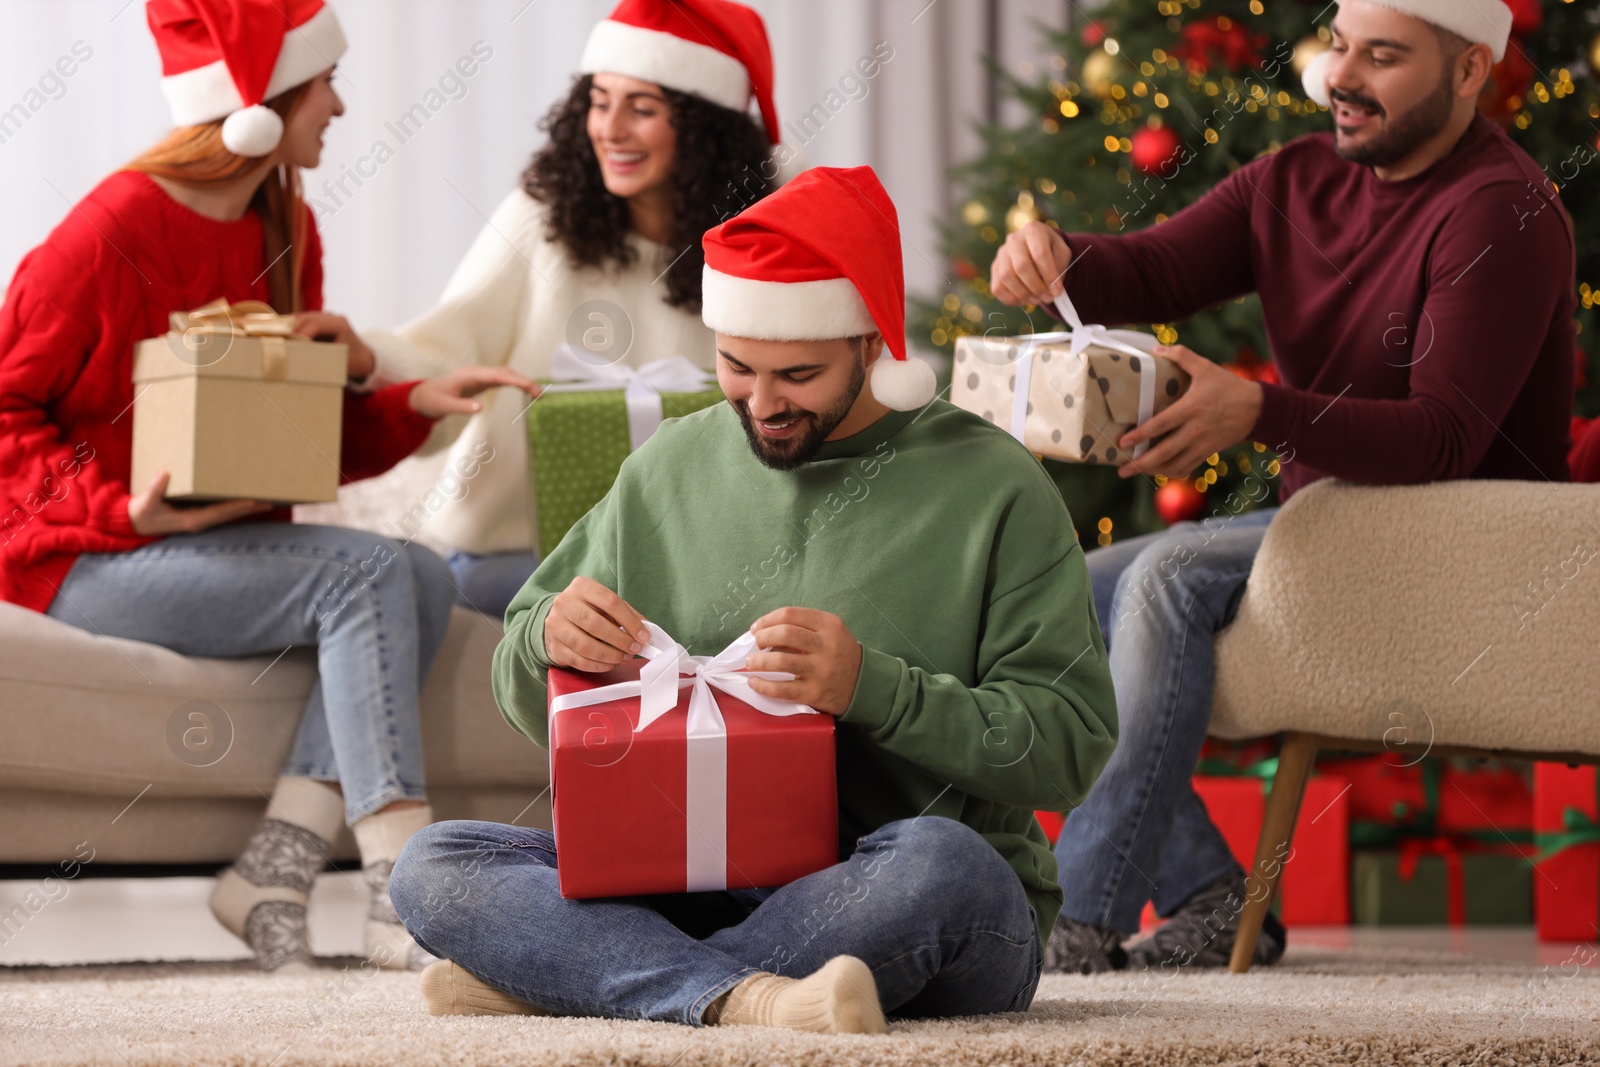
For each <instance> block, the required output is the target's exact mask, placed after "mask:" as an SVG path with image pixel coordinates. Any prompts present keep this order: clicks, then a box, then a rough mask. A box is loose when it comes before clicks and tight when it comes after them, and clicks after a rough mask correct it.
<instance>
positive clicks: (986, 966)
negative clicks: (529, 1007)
mask: <svg viewBox="0 0 1600 1067" xmlns="http://www.w3.org/2000/svg"><path fill="white" fill-rule="evenodd" d="M389 895H390V897H391V898H392V899H393V900H394V905H395V909H396V910H397V911H399V913H400V918H401V919H402V920H403V921H404V922H405V924H406V929H407V930H409V931H410V932H411V935H412V937H414V938H416V941H417V944H419V945H422V946H423V947H424V948H426V949H427V950H428V951H429V952H431V953H433V954H434V955H435V956H439V957H441V958H446V959H451V960H454V961H455V962H456V963H457V964H459V965H460V966H462V967H464V968H466V969H467V970H468V971H470V972H472V973H473V974H475V975H477V976H478V977H479V978H481V979H482V980H484V981H485V982H488V983H489V984H490V985H493V986H495V987H496V988H498V989H501V990H503V991H504V992H507V993H510V994H511V995H512V996H514V997H517V998H518V999H520V1000H522V1001H524V1002H526V1003H529V1004H535V1005H537V1006H539V1007H541V1008H544V1009H545V1010H547V1011H551V1012H556V1013H558V1014H562V1015H598V1016H605V1017H609V1018H617V1019H655V1020H661V1021H665V1022H676V1023H685V1024H688V1025H690V1026H699V1025H701V1024H702V1017H703V1016H704V1014H705V1010H706V1008H708V1007H709V1006H710V1005H711V1002H712V1001H714V1000H716V999H717V998H718V997H720V996H722V994H724V993H726V992H728V990H730V989H732V988H733V987H734V986H736V985H738V984H739V983H740V982H742V981H744V980H745V979H746V978H748V977H750V976H751V975H753V974H756V973H757V972H759V971H770V972H772V973H774V974H781V975H785V976H788V977H804V976H805V975H808V974H811V973H812V972H813V971H815V970H817V968H819V967H821V966H822V965H823V964H824V963H826V962H827V961H828V960H830V959H832V958H833V957H834V956H838V955H841V954H847V955H852V956H856V957H859V958H860V959H862V960H864V961H865V962H866V963H867V965H868V966H869V967H871V968H872V973H873V977H874V979H875V980H876V983H877V987H878V998H879V1001H880V1003H881V1004H882V1006H883V1009H884V1011H885V1012H893V1013H895V1014H898V1015H901V1016H947V1015H979V1014H988V1013H991V1012H1003V1011H1026V1010H1027V1008H1028V1005H1030V1004H1031V1003H1032V1002H1033V994H1034V990H1035V989H1036V988H1037V987H1038V983H1039V968H1040V960H1041V952H1040V947H1039V931H1038V926H1037V920H1036V919H1035V918H1034V913H1033V908H1032V907H1031V906H1030V905H1029V904H1028V899H1027V896H1026V894H1025V893H1024V892H1023V890H1022V883H1021V882H1020V881H1019V880H1018V879H1017V876H1016V874H1015V873H1013V872H1012V870H1011V868H1010V867H1009V866H1007V865H1006V862H1005V860H1003V859H1002V858H1001V857H1000V854H999V853H998V852H996V851H995V850H994V848H993V847H992V846H991V845H990V844H989V843H988V842H987V841H985V840H984V839H983V838H982V837H981V836H979V834H978V833H977V832H976V831H975V830H973V829H971V828H970V827H968V826H966V825H964V824H962V823H959V822H955V821H953V820H950V819H942V818H938V817H935V816H924V817H919V818H915V819H903V820H900V821H897V822H891V823H888V824H887V825H885V826H882V827H879V828H878V829H877V830H875V831H873V832H872V833H870V834H868V835H867V836H865V837H863V838H861V839H859V840H858V841H857V843H856V850H855V852H854V853H853V854H852V855H851V856H850V858H849V859H848V860H846V861H845V862H843V863H840V864H837V865H835V866H833V867H829V868H827V869H826V870H822V871H818V872H816V873H815V874H810V875H807V876H806V877H804V878H801V879H798V880H797V881H794V882H791V883H790V884H788V885H786V886H784V887H783V888H781V889H743V890H731V891H728V892H718V893H682V894H676V895H665V896H647V897H615V898H610V899H605V900H564V899H562V897H561V893H560V890H559V889H558V887H557V881H556V847H555V837H554V835H552V834H551V833H550V832H549V831H548V830H534V829H527V828H525V827H521V826H503V825H500V824H497V823H488V822H445V823H435V824H434V825H433V826H430V827H428V828H427V829H425V830H423V831H422V832H421V833H419V834H417V835H416V836H415V837H413V838H412V839H411V840H410V841H409V842H408V843H407V844H406V847H405V850H404V851H403V852H402V853H401V854H400V859H399V862H397V863H396V864H395V868H394V876H393V878H392V879H391V880H390V883H389Z"/></svg>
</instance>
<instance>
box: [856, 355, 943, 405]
mask: <svg viewBox="0 0 1600 1067" xmlns="http://www.w3.org/2000/svg"><path fill="white" fill-rule="evenodd" d="M938 384H939V383H938V381H937V379H936V376H935V375H934V373H933V368H932V367H931V366H929V365H928V364H927V363H925V362H923V361H922V360H920V359H915V358H912V357H909V356H908V357H907V358H905V359H895V358H894V357H893V356H891V355H890V354H889V353H888V352H887V351H886V352H884V353H883V354H882V355H880V356H879V357H878V362H876V363H874V364H873V365H872V395H873V396H874V397H876V398H877V400H878V403H880V404H882V405H883V406H884V407H886V408H891V409H893V410H895V411H915V410H916V409H917V408H920V407H926V406H927V405H928V404H929V403H931V402H932V400H933V394H934V392H935V391H936V390H937V388H938Z"/></svg>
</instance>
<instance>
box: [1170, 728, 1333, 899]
mask: <svg viewBox="0 0 1600 1067" xmlns="http://www.w3.org/2000/svg"><path fill="white" fill-rule="evenodd" d="M1276 766H1277V761H1276V760H1275V759H1274V760H1267V761H1263V762H1261V763H1258V764H1256V765H1254V766H1253V767H1252V768H1247V769H1246V771H1245V776H1239V777H1233V776H1229V777H1211V776H1209V775H1195V777H1194V791H1195V793H1197V794H1198V795H1199V797H1200V800H1201V801H1202V802H1203V803H1204V804H1205V806H1206V812H1207V813H1208V814H1209V815H1210V816H1211V821H1212V822H1213V823H1215V824H1216V826H1217V829H1218V830H1220V831H1221V832H1222V839H1223V840H1224V841H1226V842H1227V843H1228V851H1230V852H1232V853H1233V858H1234V859H1236V860H1238V861H1239V866H1241V867H1243V868H1244V869H1245V871H1246V873H1248V872H1249V871H1250V868H1251V866H1252V865H1253V864H1254V863H1255V861H1256V840H1257V839H1258V838H1259V837H1260V836H1261V822H1262V819H1263V818H1264V817H1265V815H1266V803H1267V800H1266V787H1267V783H1268V782H1270V781H1271V777H1272V776H1271V771H1272V769H1274V768H1276ZM1350 792H1351V790H1350V783H1349V782H1346V781H1345V780H1343V779H1342V778H1333V777H1324V776H1322V775H1317V776H1315V777H1313V778H1312V779H1311V780H1310V781H1309V782H1307V783H1306V793H1305V797H1304V799H1302V800H1301V802H1300V815H1299V818H1297V819H1296V820H1295V824H1294V841H1293V842H1292V844H1291V848H1292V850H1293V851H1291V852H1290V854H1289V861H1288V862H1287V863H1285V864H1284V867H1283V874H1282V876H1281V877H1280V878H1279V879H1278V896H1277V903H1276V910H1277V913H1278V917H1279V918H1280V919H1282V920H1283V921H1284V922H1285V923H1286V924H1289V925H1295V924H1299V925H1305V926H1342V925H1344V924H1346V923H1348V922H1349V921H1350V874H1349V871H1350V840H1349V826H1350ZM1159 922H1160V918H1159V917H1158V916H1157V915H1156V912H1155V908H1154V907H1153V906H1151V905H1149V904H1147V905H1145V909H1144V914H1143V915H1142V916H1141V917H1140V926H1141V927H1142V928H1144V929H1149V928H1150V927H1152V926H1155V925H1157V924H1158V923H1159Z"/></svg>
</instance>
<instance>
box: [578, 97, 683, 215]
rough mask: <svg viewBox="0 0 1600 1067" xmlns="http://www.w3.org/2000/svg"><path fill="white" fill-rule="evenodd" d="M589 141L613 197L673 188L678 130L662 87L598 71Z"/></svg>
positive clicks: (588, 125) (589, 124)
mask: <svg viewBox="0 0 1600 1067" xmlns="http://www.w3.org/2000/svg"><path fill="white" fill-rule="evenodd" d="M587 127H588V131H589V143H590V144H592V145H593V146H594V155H595V158H596V159H597V160H599V161H600V176H601V178H602V179H603V180H604V181H605V183H606V189H607V191H609V192H610V193H611V195H613V196H620V197H622V198H623V199H625V200H627V199H631V198H633V197H636V196H639V195H640V194H642V193H644V194H649V193H657V194H659V193H661V192H664V191H667V190H670V188H671V185H670V182H671V180H672V162H673V159H674V157H675V155H676V152H677V146H678V132H677V130H676V129H674V128H673V125H672V106H671V105H670V104H669V103H668V102H667V98H666V95H665V94H663V93H662V91H661V87H660V86H659V85H656V84H655V83H654V82H647V81H640V80H639V79H638V78H629V77H626V76H624V75H621V74H604V73H602V74H596V75H595V76H594V78H593V82H592V84H591V86H590V88H589V116H588V123H587Z"/></svg>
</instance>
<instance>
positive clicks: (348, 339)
mask: <svg viewBox="0 0 1600 1067" xmlns="http://www.w3.org/2000/svg"><path fill="white" fill-rule="evenodd" d="M294 332H295V333H297V334H299V335H300V336H301V337H308V338H310V339H311V340H313V341H332V342H333V343H334V344H340V345H347V346H349V349H350V363H349V371H348V374H349V376H350V380H351V381H353V382H361V381H366V380H367V379H368V378H370V377H371V376H372V372H373V371H375V370H377V369H378V357H377V356H375V355H373V353H372V349H370V348H368V347H367V343H366V342H365V341H363V340H362V339H361V335H360V334H358V333H356V330H355V327H354V326H351V325H350V320H349V319H347V318H345V317H344V316H343V315H335V314H333V312H331V311H302V312H301V313H300V314H298V315H296V316H295V317H294Z"/></svg>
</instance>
